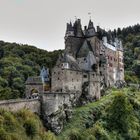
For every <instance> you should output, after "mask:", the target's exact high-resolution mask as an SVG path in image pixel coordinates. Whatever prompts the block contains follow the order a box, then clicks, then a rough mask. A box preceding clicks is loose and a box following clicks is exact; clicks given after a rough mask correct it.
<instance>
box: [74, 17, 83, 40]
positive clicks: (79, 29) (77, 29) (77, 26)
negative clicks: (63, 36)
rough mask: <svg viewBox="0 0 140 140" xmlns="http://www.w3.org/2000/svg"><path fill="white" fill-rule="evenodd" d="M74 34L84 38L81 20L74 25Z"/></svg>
mask: <svg viewBox="0 0 140 140" xmlns="http://www.w3.org/2000/svg"><path fill="white" fill-rule="evenodd" d="M74 32H75V35H76V37H83V31H82V26H81V20H80V19H77V20H76V21H75V23H74Z"/></svg>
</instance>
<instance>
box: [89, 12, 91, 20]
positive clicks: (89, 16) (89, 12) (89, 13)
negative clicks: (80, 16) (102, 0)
mask: <svg viewBox="0 0 140 140" xmlns="http://www.w3.org/2000/svg"><path fill="white" fill-rule="evenodd" d="M88 15H89V19H90V20H91V12H88Z"/></svg>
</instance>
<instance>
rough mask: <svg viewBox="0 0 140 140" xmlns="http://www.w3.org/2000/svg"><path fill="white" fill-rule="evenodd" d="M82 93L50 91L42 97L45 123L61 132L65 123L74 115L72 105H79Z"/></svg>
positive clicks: (55, 130)
mask: <svg viewBox="0 0 140 140" xmlns="http://www.w3.org/2000/svg"><path fill="white" fill-rule="evenodd" d="M79 95H80V94H78V93H77V94H66V93H49V94H46V95H45V94H44V95H42V97H41V103H42V105H41V110H42V118H43V121H44V125H45V126H46V127H47V128H49V129H50V130H51V131H53V132H54V133H55V134H59V133H60V132H61V130H62V129H63V126H64V123H65V122H66V121H68V120H69V119H70V118H71V117H72V106H73V105H77V100H78V99H79Z"/></svg>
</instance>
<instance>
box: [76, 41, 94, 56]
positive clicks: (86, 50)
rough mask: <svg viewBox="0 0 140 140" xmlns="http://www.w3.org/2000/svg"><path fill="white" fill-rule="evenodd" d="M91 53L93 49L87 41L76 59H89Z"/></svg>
mask: <svg viewBox="0 0 140 140" xmlns="http://www.w3.org/2000/svg"><path fill="white" fill-rule="evenodd" d="M89 51H92V47H91V45H90V43H89V42H88V41H87V40H85V41H84V43H83V45H82V46H81V47H80V48H79V50H78V51H77V54H76V57H77V58H80V57H87V55H88V53H89Z"/></svg>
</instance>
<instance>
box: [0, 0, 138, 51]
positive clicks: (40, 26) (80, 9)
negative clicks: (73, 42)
mask: <svg viewBox="0 0 140 140" xmlns="http://www.w3.org/2000/svg"><path fill="white" fill-rule="evenodd" d="M139 5H140V1H139V0H129V1H128V0H0V40H4V41H11V42H18V43H25V44H33V45H35V46H37V47H39V48H43V49H46V50H54V49H63V48H64V33H65V26H66V22H68V21H70V19H71V20H72V21H73V20H74V19H75V16H76V17H79V18H81V19H82V23H83V24H87V23H88V19H89V16H88V12H91V13H92V20H93V21H94V24H95V25H98V24H99V25H100V26H101V27H103V28H106V29H109V28H111V29H114V28H117V27H124V26H129V25H133V24H136V23H138V22H139V21H140V15H139V13H140V8H139Z"/></svg>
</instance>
